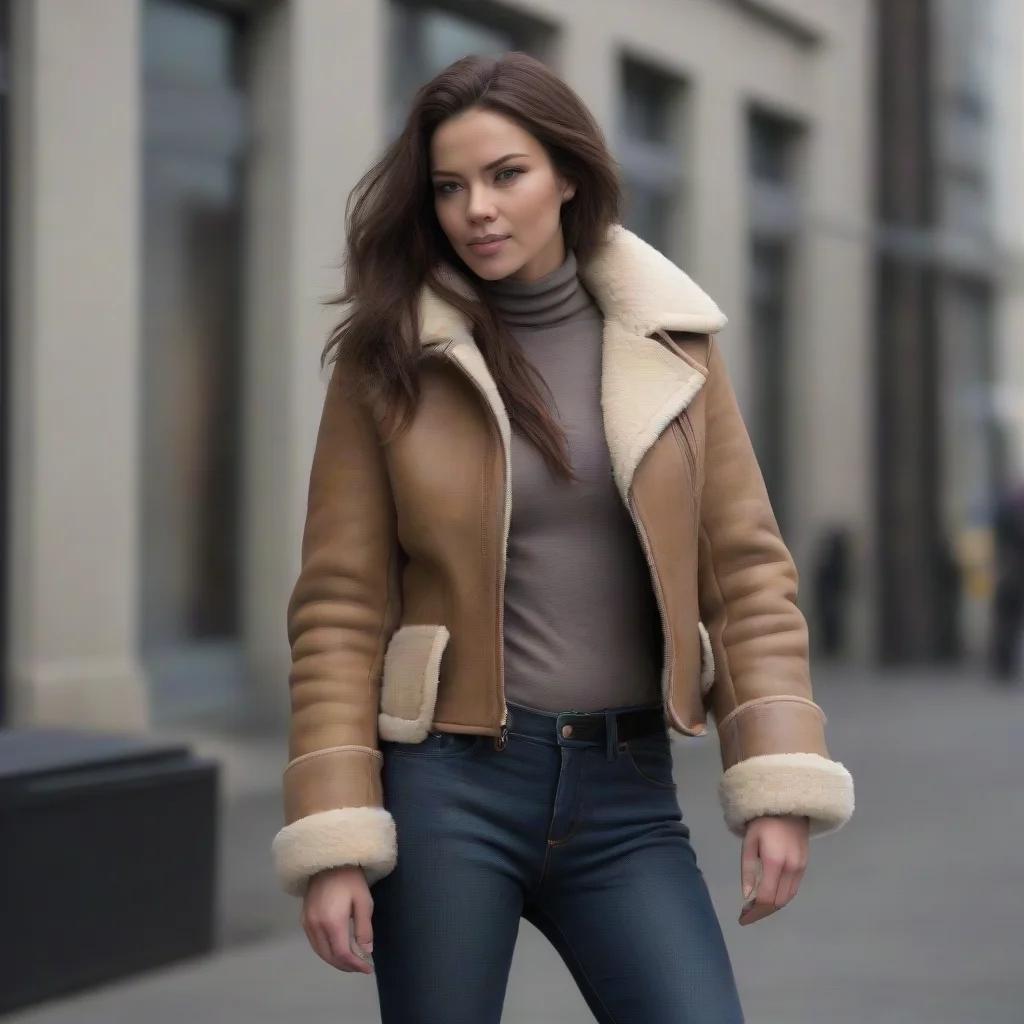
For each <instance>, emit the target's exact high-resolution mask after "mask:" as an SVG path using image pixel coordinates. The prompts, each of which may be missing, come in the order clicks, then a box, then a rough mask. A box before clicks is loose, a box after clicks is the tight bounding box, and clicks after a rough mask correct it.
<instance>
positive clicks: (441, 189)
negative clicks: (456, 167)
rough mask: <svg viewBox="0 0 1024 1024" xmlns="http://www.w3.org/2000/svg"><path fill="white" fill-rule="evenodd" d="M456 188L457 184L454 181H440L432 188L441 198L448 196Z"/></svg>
mask: <svg viewBox="0 0 1024 1024" xmlns="http://www.w3.org/2000/svg"><path fill="white" fill-rule="evenodd" d="M458 187H459V186H458V183H457V182H454V181H442V182H439V183H438V184H437V185H435V186H434V188H435V189H436V190H437V192H438V193H440V194H441V195H443V196H450V195H451V194H452V193H453V192H454V191H455V190H456V189H457V188H458Z"/></svg>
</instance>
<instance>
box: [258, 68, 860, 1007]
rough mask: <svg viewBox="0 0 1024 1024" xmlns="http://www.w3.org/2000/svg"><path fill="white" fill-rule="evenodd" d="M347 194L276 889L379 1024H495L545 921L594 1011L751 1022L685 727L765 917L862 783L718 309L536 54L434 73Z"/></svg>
mask: <svg viewBox="0 0 1024 1024" xmlns="http://www.w3.org/2000/svg"><path fill="white" fill-rule="evenodd" d="M355 196H356V198H355V202H354V205H353V206H352V207H351V210H350V218H349V221H350V223H349V233H348V246H349V249H348V263H347V266H348V274H347V293H346V298H347V299H348V300H349V301H350V303H351V304H350V306H349V308H348V313H347V316H346V318H345V320H344V321H343V323H342V324H341V326H340V327H339V328H338V330H337V331H336V333H335V335H334V336H333V338H332V341H331V345H330V346H329V349H331V350H333V352H334V355H335V356H336V360H335V370H334V378H333V380H332V383H331V387H330V389H329V392H328V395H327V399H326V402H325V406H324V412H323V419H322V423H321V429H320V435H319V439H318V442H317V447H316V453H315V457H314V463H313V469H312V478H311V483H310V491H309V507H308V518H307V521H306V530H305V537H304V543H303V564H302V570H301V574H300V576H299V579H298V582H297V584H296V586H295V590H294V593H293V596H292V601H291V604H290V608H289V628H290V636H291V641H292V647H293V654H294V667H293V671H292V675H291V695H292V714H293V717H292V730H291V758H292V760H291V762H290V764H289V765H288V768H287V770H286V772H285V798H286V800H285V803H286V816H287V821H288V824H287V826H286V827H285V828H284V829H283V830H282V831H281V833H280V834H279V835H278V837H277V839H276V840H275V857H276V862H277V867H278V871H279V874H280V877H281V881H282V884H283V885H284V887H285V888H286V889H287V890H288V891H290V892H293V893H295V894H297V895H303V896H304V900H305V904H304V910H303V923H304V927H305V929H306V932H307V934H308V936H309V939H310V942H311V943H312V945H313V947H314V948H315V949H316V951H317V953H319V955H320V956H321V957H322V958H323V959H324V960H326V961H327V962H328V963H331V964H334V965H335V966H337V967H338V968H340V969H341V970H347V971H362V972H364V973H369V972H370V971H371V966H370V963H369V960H370V954H371V953H372V954H373V962H374V968H373V969H375V970H376V974H377V984H378V990H379V994H380V1003H381V1014H382V1020H383V1021H384V1024H485V1022H491V1021H498V1020H499V1019H500V1016H501V1008H502V1003H503V1000H504V994H505V985H506V981H507V977H508V972H509V967H510V963H511V959H512V954H513V948H514V946H515V941H516V935H517V932H518V926H519V920H520V917H526V918H527V919H528V920H530V921H532V922H533V923H534V924H535V925H536V926H537V927H538V928H539V929H540V930H541V931H542V932H544V934H545V935H547V937H548V938H549V939H550V940H551V942H552V943H553V944H554V946H555V947H556V948H557V949H558V951H559V953H560V954H561V955H562V957H563V958H564V959H565V962H566V964H567V965H568V967H569V969H570V971H571V972H572V973H573V975H574V977H575V979H576V981H577V983H578V984H579V986H580V989H581V991H582V993H583V995H584V997H585V998H586V1000H587V1002H588V1004H589V1005H590V1007H591V1009H592V1010H593V1013H594V1016H595V1018H596V1019H597V1020H599V1021H602V1022H606V1024H611V1022H614V1024H627V1022H641V1021H642V1022H643V1024H662V1022H664V1024H668V1022H673V1024H676V1022H686V1024H705V1022H707V1024H710V1022H714V1024H734V1022H738V1021H741V1020H742V1011H741V1009H740V1005H739V999H738V996H737V994H736V986H735V983H734V980H733V975H732V969H731V967H730V964H729V958H728V955H727V952H726V949H725V944H724V942H723V938H722V933H721V929H720V927H719V924H718V922H717V920H716V917H715V913H714V910H713V908H712V905H711V901H710V899H709V896H708V892H707V889H706V887H705V884H704V881H703V879H702V876H701V874H700V872H699V870H698V868H697V866H696V863H695V858H694V854H693V850H692V848H691V846H690V843H689V831H688V829H687V827H686V826H685V825H684V824H683V823H682V820H681V814H680V810H679V805H678V802H677V800H676V794H675V786H674V782H673V777H672V759H671V753H670V747H669V739H668V733H667V726H671V727H672V728H674V729H675V730H676V731H677V732H680V733H683V734H684V735H687V736H698V735H701V734H703V733H704V732H705V731H706V718H707V713H708V711H709V710H710V711H711V712H712V713H713V714H714V716H715V719H716V721H717V725H718V733H719V738H720V741H721V751H722V760H723V764H724V767H725V774H724V776H723V778H722V781H721V788H720V795H721V799H722V803H723V806H724V809H725V816H726V821H727V823H728V825H729V827H730V828H731V829H732V830H733V831H734V832H735V833H736V834H737V835H740V836H742V837H743V852H742V886H743V891H744V894H745V897H746V898H748V899H749V900H750V902H749V903H748V904H747V905H746V906H745V907H744V909H743V911H742V914H741V917H740V921H741V922H742V923H743V924H749V923H751V922H753V921H757V920H759V919H761V918H762V917H765V916H766V915H768V914H770V913H772V912H773V911H774V910H777V909H778V908H780V907H782V906H784V905H785V904H786V903H788V902H789V900H790V899H792V897H793V895H794V894H795V893H796V891H797V888H798V886H799V884H800V878H801V875H802V872H803V870H804V866H805V864H806V860H807V846H808V836H809V835H810V834H811V833H815V832H825V831H831V830H834V829H836V828H838V827H840V826H841V825H842V824H843V823H844V822H845V821H846V820H847V819H848V818H849V816H850V814H851V813H852V809H853V789H852V782H851V780H850V777H849V775H848V773H847V772H846V771H845V769H844V768H843V767H842V766H841V765H839V764H836V763H834V762H832V761H831V760H829V758H828V754H827V752H826V748H825V742H824V736H823V717H822V714H821V712H820V710H819V709H818V707H817V706H816V705H815V704H814V703H813V702H812V701H811V697H810V693H811V690H810V683H809V680H808V668H807V632H806V627H805V624H804V620H803V618H802V617H801V614H800V612H799V611H798V610H797V607H796V604H795V597H796V574H795V571H794V568H793V564H792V560H791V558H790V556H789V554H788V552H787V551H786V548H785V546H784V545H783V542H782V540H781V539H780V537H779V533H778V529H777V527H776V524H775V520H774V518H773V516H772V512H771V509H770V507H769V503H768V498H767V495H766V493H765V489H764V485H763V483H762V479H761V475H760V473H759V471H758V467H757V464H756V462H755V459H754V454H753V451H752V449H751V446H750V442H749V440H748V438H747V434H746V431H745V430H744V426H743V423H742V421H741V419H740V414H739V411H738V409H737V406H736V401H735V399H734V396H733V393H732V390H731V388H730V385H729V381H728V378H727V376H726V372H725V368H724V365H723V362H722V359H721V356H720V354H719V352H718V349H717V346H716V345H715V343H714V341H713V337H712V336H713V335H714V334H715V332H717V331H718V330H719V329H720V328H721V327H722V326H723V324H724V323H725V318H724V317H723V316H722V314H721V313H720V312H719V310H718V309H717V307H716V306H715V304H714V303H713V302H712V301H711V300H710V299H709V298H708V297H707V296H706V295H705V294H704V293H703V292H702V291H701V290H700V289H699V288H698V287H697V286H696V285H695V284H693V282H692V281H690V279H689V278H687V277H686V275H685V274H683V273H682V272H681V271H680V270H678V269H677V268H676V267H674V266H673V265H672V264H671V263H669V262H668V260H666V259H664V258H663V257H662V256H660V255H659V254H658V253H657V252H655V251H654V250H653V249H651V248H650V247H648V246H647V245H645V244H644V243H643V242H641V241H640V240H639V239H638V238H636V237H635V236H633V235H631V234H629V232H627V231H625V230H624V229H623V228H622V227H620V226H619V225H618V224H617V214H618V208H619V198H620V194H619V178H618V175H617V171H616V168H615V164H614V161H613V160H612V158H611V157H610V156H609V153H608V151H607V149H606V146H605V143H604V141H603V139H602V136H601V132H600V130H599V128H598V126H597V124H596V123H595V121H594V119H593V117H592V116H591V115H590V114H589V112H588V111H587V110H586V108H585V107H584V105H583V103H582V102H581V101H580V99H579V98H578V97H577V96H576V95H575V94H574V93H573V92H572V91H571V90H570V89H569V88H568V86H566V85H565V83H563V82H562V81H561V80H560V79H559V78H558V77H557V76H555V75H554V74H553V73H552V72H551V71H550V70H548V69H547V68H546V67H544V65H542V64H540V63H539V62H537V61H535V60H533V59H531V58H529V57H526V56H523V55H521V54H512V55H508V56H506V57H504V58H502V59H500V60H497V61H490V60H484V59H481V58H477V57H470V58H466V59H464V60H461V61H458V62H457V63H456V64H454V65H452V66H451V67H450V68H448V69H447V70H446V71H444V72H442V73H441V74H440V75H439V76H438V77H437V78H435V79H434V80H433V81H432V82H430V83H429V84H428V85H426V86H425V87H424V88H423V90H422V91H421V92H420V94H419V95H418V97H417V99H416V101H415V104H414V107H413V110H412V112H411V114H410V116H409V119H408V121H407V123H406V126H405V130H404V131H403V133H402V135H401V137H400V138H399V139H398V140H397V141H396V142H395V143H394V144H393V145H392V146H391V148H390V149H389V150H388V151H387V153H386V154H385V156H384V157H383V158H382V159H381V161H380V162H379V163H378V164H377V166H376V167H374V168H373V169H372V170H371V171H370V172H369V174H368V175H367V176H366V177H365V178H364V180H363V181H362V182H361V183H360V185H359V187H358V188H357V191H356V193H355ZM396 832H397V838H396ZM370 886H372V887H373V897H372V900H371V897H370V892H369V887H370ZM371 912H372V913H371Z"/></svg>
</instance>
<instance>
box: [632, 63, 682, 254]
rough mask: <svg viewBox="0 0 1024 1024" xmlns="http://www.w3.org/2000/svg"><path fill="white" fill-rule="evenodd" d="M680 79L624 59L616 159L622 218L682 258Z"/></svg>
mask: <svg viewBox="0 0 1024 1024" xmlns="http://www.w3.org/2000/svg"><path fill="white" fill-rule="evenodd" d="M682 95H683V87H682V85H681V83H680V82H679V81H678V80H677V79H674V78H672V77H670V76H668V75H666V74H664V73H662V72H660V71H658V70H656V69H654V68H650V67H647V66H646V65H644V64H641V63H639V62H638V61H636V60H633V59H630V58H627V59H625V60H624V61H623V62H622V83H621V90H620V95H619V114H618V132H617V136H618V147H617V148H618V158H619V164H620V166H621V167H622V176H623V179H624V182H625V186H626V205H625V210H624V211H623V223H624V225H625V226H626V227H627V228H629V230H630V231H633V232H635V233H636V234H637V235H639V236H640V237H641V238H642V239H644V241H646V242H648V243H649V244H650V245H653V246H654V248H655V249H658V250H659V251H660V252H663V253H665V254H666V255H668V256H669V257H671V258H680V249H681V246H680V245H679V244H678V243H679V234H680V224H679V212H680V207H681V193H682V188H683V171H682V167H683V154H682V146H681V141H682V132H681V124H680V122H681V103H682Z"/></svg>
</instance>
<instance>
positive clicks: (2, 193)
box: [0, 0, 11, 725]
mask: <svg viewBox="0 0 1024 1024" xmlns="http://www.w3.org/2000/svg"><path fill="white" fill-rule="evenodd" d="M9 17H10V5H9V4H8V2H7V0H0V725H2V724H3V722H4V719H5V694H6V689H7V621H8V618H7V595H8V589H9V588H8V585H7V565H8V562H7V543H8V535H9V534H8V529H7V516H8V508H9V507H10V504H9V497H10V473H9V465H10V463H9V461H8V460H9V453H8V451H7V445H8V444H9V443H10V436H11V432H10V430H9V429H8V426H7V425H8V416H9V411H10V406H9V401H10V399H9V392H8V390H7V389H8V388H9V387H10V384H9V381H10V379H11V375H10V373H9V368H10V360H9V358H8V352H9V349H8V334H7V308H8V306H7V299H8V293H7V252H8V247H7V236H8V219H7V218H8V209H9V207H8V202H7V199H8V187H9V185H8V168H9V167H10V154H9V152H8V147H9V144H10V139H9V132H8V125H9V123H10V120H9V113H8V105H7V89H8V67H9V55H8V38H9V36H8V26H9V20H8V19H9Z"/></svg>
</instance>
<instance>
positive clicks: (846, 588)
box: [814, 527, 850, 658]
mask: <svg viewBox="0 0 1024 1024" xmlns="http://www.w3.org/2000/svg"><path fill="white" fill-rule="evenodd" d="M849 595H850V537H849V533H848V532H847V531H846V530H844V529H842V528H840V527H836V528H833V529H830V530H827V531H826V533H825V535H824V537H823V538H822V541H821V545H820V547H819V549H818V558H817V564H816V566H815V572H814V607H815V610H816V611H817V625H818V637H819V642H820V646H821V652H822V654H824V655H825V657H827V658H837V657H839V656H840V655H841V654H842V653H843V651H844V649H845V647H846V613H847V606H848V602H849Z"/></svg>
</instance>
